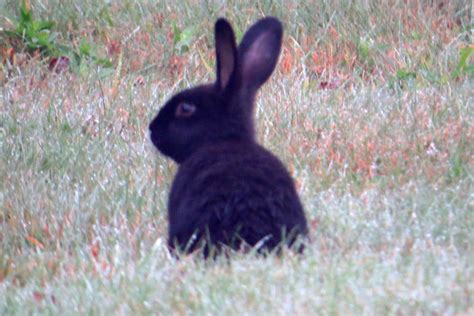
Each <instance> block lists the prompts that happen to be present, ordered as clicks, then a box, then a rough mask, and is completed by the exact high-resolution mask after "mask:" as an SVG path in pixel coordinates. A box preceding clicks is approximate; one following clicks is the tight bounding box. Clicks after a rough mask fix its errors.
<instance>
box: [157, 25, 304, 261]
mask: <svg viewBox="0 0 474 316" xmlns="http://www.w3.org/2000/svg"><path fill="white" fill-rule="evenodd" d="M214 31H215V46H216V68H217V69H216V71H217V74H216V81H215V82H214V83H211V84H205V85H200V86H197V87H193V88H190V89H188V90H184V91H182V92H180V93H178V94H176V95H174V96H173V97H172V98H171V99H170V100H169V101H167V103H166V104H165V105H164V106H163V107H162V108H161V109H160V111H159V112H158V114H157V116H156V117H155V118H154V119H153V120H152V122H151V123H150V126H149V130H150V138H151V141H152V143H153V144H154V146H155V147H156V148H157V149H158V151H159V152H161V153H162V154H163V155H165V156H168V157H170V158H171V159H173V160H174V161H175V162H176V163H177V164H178V165H179V167H178V170H177V173H176V175H175V178H174V180H173V183H172V186H171V190H170V193H169V200H168V221H169V236H168V247H169V249H170V251H171V252H172V253H176V251H179V252H180V253H185V254H187V253H191V252H194V251H195V250H196V249H198V248H199V249H201V250H203V251H204V256H206V257H207V256H208V255H209V254H211V252H213V253H217V254H219V253H221V252H222V250H223V249H230V250H241V249H249V248H250V247H254V248H257V253H262V252H265V253H268V252H271V251H274V250H275V249H280V250H281V246H283V245H286V246H290V247H291V246H292V245H293V246H294V247H293V248H297V249H296V251H297V252H299V253H301V252H302V251H303V248H304V242H298V243H295V241H296V240H306V239H307V235H308V225H307V221H306V217H305V213H304V210H303V207H302V204H301V202H300V199H299V197H298V194H297V192H296V189H295V186H294V183H293V180H292V178H291V176H290V174H289V173H288V171H287V170H286V168H285V167H284V165H283V164H282V162H280V160H279V159H278V158H277V157H276V156H274V155H273V154H272V153H271V152H269V151H268V150H266V149H265V148H263V147H262V146H261V145H259V144H258V143H257V141H256V137H255V127H254V120H253V109H254V106H255V104H254V101H255V95H256V93H257V91H258V89H259V88H260V87H261V86H262V85H263V83H265V81H267V79H268V78H269V77H270V75H271V74H272V72H273V70H274V68H275V66H276V64H277V61H278V57H279V54H280V50H281V44H282V35H283V28H282V25H281V23H280V22H279V21H278V20H277V19H276V18H273V17H266V18H263V19H261V20H259V21H257V22H256V23H255V24H254V25H253V26H251V27H250V28H249V29H248V31H247V32H246V33H245V35H244V37H243V39H242V41H241V43H240V45H239V46H238V47H237V46H236V42H235V36H234V31H233V29H232V27H231V25H230V24H229V22H228V21H227V20H225V19H224V18H220V19H218V20H217V22H216V24H215V29H214ZM296 244H298V245H299V246H296Z"/></svg>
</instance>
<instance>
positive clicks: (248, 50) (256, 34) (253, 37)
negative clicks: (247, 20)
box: [239, 17, 283, 91]
mask: <svg viewBox="0 0 474 316" xmlns="http://www.w3.org/2000/svg"><path fill="white" fill-rule="evenodd" d="M282 36H283V27H282V25H281V23H280V22H279V21H278V20H277V19H276V18H272V17H267V18H264V19H261V20H260V21H258V22H257V23H255V24H254V25H252V27H250V29H249V30H248V31H247V32H246V33H245V35H244V38H243V39H242V42H241V43H240V46H239V59H240V67H241V69H240V76H241V84H242V85H243V86H246V87H248V88H250V89H252V90H254V91H255V90H257V89H258V88H259V87H260V86H261V85H262V84H263V83H264V82H265V81H266V80H267V79H268V78H269V77H270V75H271V74H272V72H273V70H274V69H275V66H276V63H277V61H278V56H279V55H280V49H281V41H282Z"/></svg>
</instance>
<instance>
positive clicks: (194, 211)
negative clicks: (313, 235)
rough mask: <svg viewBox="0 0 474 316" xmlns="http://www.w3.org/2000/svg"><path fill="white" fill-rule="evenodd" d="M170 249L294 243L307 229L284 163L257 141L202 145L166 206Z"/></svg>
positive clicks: (270, 246)
mask: <svg viewBox="0 0 474 316" xmlns="http://www.w3.org/2000/svg"><path fill="white" fill-rule="evenodd" d="M168 212H169V213H168V216H169V225H170V226H169V239H168V240H169V246H170V248H171V249H175V248H176V247H179V248H180V250H181V251H186V252H191V251H194V250H195V249H196V248H197V247H204V250H205V251H206V252H207V251H209V249H210V248H212V247H214V248H215V249H217V250H218V251H219V249H220V248H221V246H223V245H225V246H227V247H230V248H233V249H238V248H239V247H241V246H242V242H243V243H244V244H246V245H249V246H252V247H253V246H255V245H257V244H258V245H259V250H273V249H275V248H276V247H277V246H280V245H281V244H282V242H283V241H284V242H286V244H287V245H290V246H291V245H292V244H293V242H294V241H295V239H296V238H297V237H298V236H306V235H307V232H308V229H307V224H306V219H305V216H304V212H303V208H302V205H301V203H300V201H299V198H298V195H297V193H296V190H295V187H294V183H293V180H292V179H291V177H290V175H289V173H288V172H287V170H286V169H285V167H284V166H283V164H282V163H281V162H280V161H279V160H278V159H277V158H276V157H275V156H274V155H273V154H272V153H270V152H269V151H267V150H266V149H264V148H263V147H261V146H260V145H258V144H256V143H249V142H239V141H228V142H223V143H219V144H210V145H208V146H203V147H202V148H200V149H199V150H198V151H197V152H195V153H194V154H193V155H192V156H191V157H190V158H189V159H188V160H186V161H185V162H184V163H182V164H181V165H180V167H179V170H178V172H177V174H176V177H175V180H174V182H173V185H172V188H171V192H170V196H169V204H168Z"/></svg>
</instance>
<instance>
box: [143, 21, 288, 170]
mask: <svg viewBox="0 0 474 316" xmlns="http://www.w3.org/2000/svg"><path fill="white" fill-rule="evenodd" d="M282 33H283V30H282V26H281V24H280V22H279V21H278V20H277V19H275V18H272V17H267V18H264V19H261V20H259V21H258V22H257V23H255V24H254V25H253V26H252V27H250V29H249V30H248V31H247V32H246V33H245V35H244V37H243V39H242V42H241V43H240V45H239V46H238V47H237V46H236V43H235V36H234V31H233V30H232V27H231V26H230V24H229V22H227V21H226V20H225V19H219V20H218V21H217V22H216V24H215V45H216V81H215V82H214V83H212V84H206V85H200V86H197V87H194V88H191V89H188V90H184V91H182V92H180V93H178V94H176V95H174V96H173V97H172V98H171V99H170V100H169V101H168V102H167V103H166V104H165V105H164V106H163V107H162V109H161V110H160V111H159V113H158V115H157V116H156V117H155V118H154V119H153V121H152V122H151V124H150V136H151V140H152V142H153V144H154V145H155V146H156V147H157V148H158V150H159V151H160V152H161V153H163V154H164V155H166V156H169V157H171V158H172V159H173V160H174V161H176V162H177V163H181V162H183V161H184V160H186V159H187V158H188V157H189V156H190V155H191V154H192V153H193V152H194V151H195V150H196V149H198V148H199V147H200V146H202V145H205V144H209V143H216V142H219V141H226V140H242V141H249V142H254V141H255V133H254V124H253V104H254V99H255V94H256V93H257V90H258V89H259V88H260V86H261V85H262V84H263V83H264V82H265V81H266V80H267V79H268V78H269V77H270V75H271V74H272V72H273V70H274V68H275V66H276V63H277V61H278V56H279V54H280V48H281V41H282Z"/></svg>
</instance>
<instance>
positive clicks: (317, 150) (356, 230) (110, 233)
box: [0, 0, 474, 315]
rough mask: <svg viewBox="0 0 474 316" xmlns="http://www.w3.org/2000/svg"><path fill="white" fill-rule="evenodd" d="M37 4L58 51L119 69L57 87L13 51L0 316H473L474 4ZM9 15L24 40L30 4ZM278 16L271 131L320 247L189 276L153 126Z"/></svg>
mask: <svg viewBox="0 0 474 316" xmlns="http://www.w3.org/2000/svg"><path fill="white" fill-rule="evenodd" d="M367 3H368V4H367ZM31 8H32V12H33V15H34V16H35V18H36V19H44V20H50V21H54V22H55V28H54V32H55V37H54V38H55V40H56V41H57V43H58V44H61V45H67V46H68V47H71V49H77V48H79V46H80V45H81V41H83V40H84V39H85V40H87V41H88V43H91V44H90V45H91V49H93V50H94V51H95V52H97V54H98V55H101V56H107V58H109V59H110V60H111V61H112V63H113V65H114V67H113V71H110V69H109V68H107V69H106V71H104V69H103V68H101V67H100V65H96V64H93V63H92V64H91V65H90V66H88V67H86V68H85V70H82V71H74V69H71V70H70V71H65V72H61V73H59V74H57V73H55V72H51V71H49V70H48V60H47V59H46V60H45V59H41V58H38V57H37V56H36V57H35V56H32V57H28V56H27V54H26V53H25V52H24V51H21V50H18V49H16V50H15V51H13V53H12V51H11V50H10V51H8V48H9V47H8V43H5V44H4V46H5V47H0V49H1V52H3V53H2V55H1V57H2V61H3V64H2V68H1V71H0V73H1V75H0V80H1V85H0V91H1V98H0V145H1V146H0V148H1V155H0V159H1V160H0V161H1V163H0V179H1V181H0V188H1V190H0V227H1V228H0V245H1V246H0V314H2V315H15V314H64V313H68V314H69V313H72V314H85V313H91V314H229V315H242V314H255V313H260V314H265V315H267V314H299V315H303V314H304V315H307V314H337V315H339V314H344V315H345V314H350V315H353V314H390V315H392V314H403V315H412V314H443V315H444V314H447V315H468V314H472V312H473V310H474V303H473V299H472V297H473V296H474V268H473V265H472V263H473V260H474V251H473V250H474V249H473V246H472V245H473V244H474V234H473V231H474V216H473V211H474V195H473V192H474V191H473V175H474V174H473V170H474V169H473V167H474V159H473V157H474V147H473V145H472V144H474V139H473V136H474V124H473V122H474V111H473V94H472V91H473V90H474V89H473V88H474V85H473V73H472V71H471V70H472V55H469V56H468V57H466V54H467V53H466V52H467V51H468V50H469V49H471V48H472V18H471V14H472V12H471V10H472V9H471V8H470V7H469V1H467V2H463V1H450V2H447V1H438V2H436V3H435V4H427V3H424V4H419V3H418V2H405V1H391V2H390V3H384V4H376V3H375V2H373V3H372V2H363V1H362V2H358V1H355V2H347V3H346V1H334V2H329V1H310V0H305V1H285V2H281V1H275V2H270V1H264V0H259V1H257V2H256V3H255V5H253V6H246V5H244V4H243V3H241V2H239V1H234V2H227V3H223V2H218V1H211V2H199V1H188V2H180V3H167V2H159V3H151V2H146V1H144V2H142V1H133V0H129V1H122V2H109V1H102V0H95V1H82V2H79V1H55V0H51V1H47V2H44V1H32V3H31ZM0 11H1V12H4V14H0V23H1V24H0V25H2V26H1V28H4V29H8V28H10V27H11V25H13V24H12V21H14V19H15V17H17V16H18V4H17V1H4V2H2V3H0ZM270 14H271V15H275V16H278V17H279V18H280V19H281V20H282V21H283V22H284V24H285V40H284V48H283V53H282V57H281V60H280V63H279V66H278V69H277V71H276V72H275V74H274V75H273V77H272V79H271V81H270V82H269V83H268V84H267V85H266V86H265V87H264V88H263V89H262V92H261V93H260V95H259V98H258V101H257V108H256V117H257V122H258V135H259V139H260V141H261V142H262V143H263V144H264V145H265V146H266V147H267V148H269V149H271V150H272V151H273V152H274V153H276V154H277V155H278V156H279V157H281V159H282V160H283V161H285V163H286V165H287V166H288V168H289V169H290V170H291V173H292V174H293V176H294V178H295V181H296V185H297V188H298V190H299V192H300V195H301V198H302V200H303V202H304V205H305V210H306V214H307V217H308V220H309V221H310V226H311V238H312V243H311V245H309V246H308V248H307V251H306V253H305V255H304V256H303V257H296V256H294V255H293V254H291V253H289V254H287V255H285V256H284V257H282V258H278V257H268V258H256V257H254V256H251V255H242V254H235V255H234V256H233V257H232V260H231V261H230V262H224V261H223V260H218V261H217V262H207V263H206V262H203V261H202V260H200V259H199V258H196V257H193V256H189V257H186V258H182V259H181V260H176V259H174V258H171V257H170V256H169V254H168V252H167V251H166V249H165V244H166V233H167V221H166V201H167V194H168V189H169V185H170V183H171V181H172V177H173V174H174V171H175V166H174V165H173V163H172V162H170V161H168V160H166V159H164V158H163V157H161V156H159V155H157V153H156V151H155V150H154V149H153V147H152V145H151V143H150V141H149V139H148V133H147V127H148V123H149V122H150V120H151V119H152V117H153V116H154V115H155V114H156V112H157V110H158V109H159V107H160V105H161V104H163V103H164V101H165V100H166V99H167V98H168V97H169V96H171V95H172V94H173V93H175V92H176V91H178V90H180V89H182V88H184V87H187V86H189V85H192V84H195V83H200V82H204V81H207V80H213V76H214V73H213V67H214V56H213V54H214V52H213V38H212V27H213V23H214V21H215V20H216V18H217V17H218V16H226V17H228V18H229V19H230V20H231V21H232V22H233V24H234V25H235V26H236V33H237V36H238V37H241V36H242V33H243V32H244V31H245V29H246V28H247V27H248V26H249V25H250V24H251V23H252V22H254V21H255V20H256V19H258V18H259V17H261V16H263V15H270ZM0 45H2V44H0ZM7 51H8V52H9V54H6V53H5V52H7ZM12 54H13V57H12Z"/></svg>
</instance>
